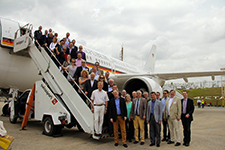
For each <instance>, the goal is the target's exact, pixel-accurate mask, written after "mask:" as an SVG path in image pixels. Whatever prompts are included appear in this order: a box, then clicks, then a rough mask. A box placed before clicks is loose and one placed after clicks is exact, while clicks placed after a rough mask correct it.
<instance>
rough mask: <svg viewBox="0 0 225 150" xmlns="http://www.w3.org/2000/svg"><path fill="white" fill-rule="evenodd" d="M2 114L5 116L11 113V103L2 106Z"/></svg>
mask: <svg viewBox="0 0 225 150" xmlns="http://www.w3.org/2000/svg"><path fill="white" fill-rule="evenodd" d="M2 114H3V115H5V116H7V115H9V104H5V105H4V107H3V108H2Z"/></svg>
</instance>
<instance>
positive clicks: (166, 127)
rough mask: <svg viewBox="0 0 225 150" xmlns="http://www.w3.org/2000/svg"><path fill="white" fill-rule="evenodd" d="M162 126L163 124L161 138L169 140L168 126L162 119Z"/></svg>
mask: <svg viewBox="0 0 225 150" xmlns="http://www.w3.org/2000/svg"><path fill="white" fill-rule="evenodd" d="M162 124H163V138H164V139H166V138H167V139H168V140H169V139H170V130H169V125H168V122H167V120H166V121H165V120H164V119H163V118H162ZM167 129H168V136H167Z"/></svg>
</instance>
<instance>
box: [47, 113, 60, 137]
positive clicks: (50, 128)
mask: <svg viewBox="0 0 225 150" xmlns="http://www.w3.org/2000/svg"><path fill="white" fill-rule="evenodd" d="M43 128H44V131H43V133H44V134H46V135H49V136H52V135H57V134H60V133H61V130H62V126H61V125H54V123H53V121H52V118H51V117H46V118H45V119H44V125H43Z"/></svg>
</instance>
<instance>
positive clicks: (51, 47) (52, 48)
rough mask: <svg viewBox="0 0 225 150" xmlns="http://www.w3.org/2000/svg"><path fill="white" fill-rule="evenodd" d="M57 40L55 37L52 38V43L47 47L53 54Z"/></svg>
mask: <svg viewBox="0 0 225 150" xmlns="http://www.w3.org/2000/svg"><path fill="white" fill-rule="evenodd" d="M57 44H58V43H57V38H56V37H53V39H52V43H51V44H50V45H49V48H50V50H51V51H52V52H53V53H54V50H55V48H56V45H57Z"/></svg>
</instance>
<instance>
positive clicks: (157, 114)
mask: <svg viewBox="0 0 225 150" xmlns="http://www.w3.org/2000/svg"><path fill="white" fill-rule="evenodd" d="M151 99H152V100H151V101H150V102H149V103H148V107H147V119H146V120H147V123H150V126H149V130H150V142H151V144H150V145H149V146H153V145H155V138H157V142H156V143H157V147H160V131H161V123H162V102H161V101H160V100H158V99H156V93H155V92H151Z"/></svg>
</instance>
